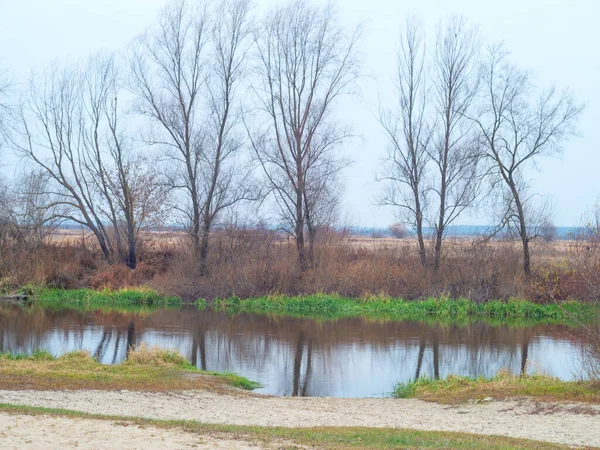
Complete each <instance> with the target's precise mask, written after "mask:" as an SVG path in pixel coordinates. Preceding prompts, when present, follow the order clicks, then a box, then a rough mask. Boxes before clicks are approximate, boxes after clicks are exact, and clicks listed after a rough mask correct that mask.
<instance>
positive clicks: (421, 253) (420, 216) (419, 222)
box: [417, 201, 427, 267]
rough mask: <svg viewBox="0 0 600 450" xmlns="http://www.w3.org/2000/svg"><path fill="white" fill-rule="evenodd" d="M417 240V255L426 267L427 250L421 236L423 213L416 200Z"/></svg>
mask: <svg viewBox="0 0 600 450" xmlns="http://www.w3.org/2000/svg"><path fill="white" fill-rule="evenodd" d="M417 211H418V213H417V241H418V242H419V257H420V258H421V265H422V266H423V267H427V251H426V249H425V239H424V238H423V214H422V213H421V205H420V202H419V201H417Z"/></svg>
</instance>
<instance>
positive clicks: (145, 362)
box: [0, 346, 260, 392]
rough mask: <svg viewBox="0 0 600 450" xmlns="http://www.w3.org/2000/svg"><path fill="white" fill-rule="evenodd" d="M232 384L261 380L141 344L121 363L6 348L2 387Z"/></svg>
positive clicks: (0, 357)
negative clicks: (196, 363)
mask: <svg viewBox="0 0 600 450" xmlns="http://www.w3.org/2000/svg"><path fill="white" fill-rule="evenodd" d="M228 387H236V388H240V389H246V390H252V389H255V388H257V387H260V384H258V383H255V382H253V381H250V380H248V379H246V378H244V377H242V376H239V375H236V374H233V373H229V372H225V373H221V372H206V371H201V370H198V369H197V368H195V367H194V366H192V365H191V364H190V363H189V362H188V361H187V360H186V359H185V358H184V357H183V356H182V355H180V354H179V353H177V352H175V351H170V350H164V349H156V348H154V349H148V348H147V347H145V346H141V347H139V348H137V349H136V350H132V351H130V352H129V354H128V359H127V360H126V361H125V362H123V363H121V364H115V365H108V364H100V363H99V362H98V361H97V360H96V359H94V358H92V357H91V356H90V355H89V354H88V353H85V352H72V353H67V354H65V355H63V356H61V357H58V358H57V357H54V356H53V355H51V354H49V353H48V352H43V351H38V352H35V353H33V354H32V355H25V354H12V353H0V389H40V390H48V389H67V390H79V389H105V390H118V389H134V390H148V391H168V390H180V389H205V390H211V391H218V392H219V391H223V390H226V389H227V388H228Z"/></svg>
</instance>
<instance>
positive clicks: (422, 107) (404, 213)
mask: <svg viewBox="0 0 600 450" xmlns="http://www.w3.org/2000/svg"><path fill="white" fill-rule="evenodd" d="M426 82H427V72H426V67H425V46H424V43H423V33H422V30H421V26H420V24H419V23H418V22H417V21H416V20H415V19H414V18H412V19H408V20H407V21H406V25H405V27H404V30H403V31H402V34H401V40H400V48H399V51H398V55H397V79H396V83H397V85H396V90H397V95H398V106H397V111H396V112H392V111H382V112H381V113H380V123H381V124H382V126H383V128H384V129H385V131H386V134H387V136H388V141H389V143H390V147H389V152H388V156H387V158H386V160H385V161H384V170H383V171H382V173H381V174H380V175H379V176H378V179H379V180H381V181H384V182H385V183H386V184H387V186H386V188H385V191H384V194H383V195H382V196H381V198H380V199H379V204H381V205H390V206H394V207H397V208H399V209H400V217H399V218H400V219H401V220H402V221H403V222H406V223H408V224H411V225H412V226H413V227H414V229H415V230H416V234H417V243H418V247H419V257H420V259H421V265H422V266H423V267H425V266H426V265H427V249H426V247H425V237H424V231H423V228H424V223H425V210H426V207H427V193H428V186H427V169H428V163H429V162H430V160H431V159H430V156H429V152H428V147H429V146H430V145H431V141H432V131H431V126H430V124H429V123H428V122H427V116H426V94H427V85H426Z"/></svg>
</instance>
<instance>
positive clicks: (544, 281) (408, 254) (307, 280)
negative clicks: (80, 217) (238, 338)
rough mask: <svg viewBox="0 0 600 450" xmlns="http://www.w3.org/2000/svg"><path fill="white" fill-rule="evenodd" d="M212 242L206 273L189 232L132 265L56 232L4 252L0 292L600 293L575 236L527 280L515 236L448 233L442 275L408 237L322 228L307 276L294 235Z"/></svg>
mask: <svg viewBox="0 0 600 450" xmlns="http://www.w3.org/2000/svg"><path fill="white" fill-rule="evenodd" d="M210 245H211V246H210V254H209V264H208V267H209V273H208V274H206V275H204V276H202V277H201V276H199V273H198V270H197V268H198V264H197V263H196V261H195V260H194V257H193V255H191V254H190V246H189V242H188V240H187V237H186V235H185V234H184V233H181V232H180V233H178V232H146V233H143V234H142V236H141V245H140V249H139V265H138V267H137V268H136V269H135V270H133V271H132V270H130V269H128V268H126V267H125V266H124V265H119V264H116V265H109V264H107V263H106V262H105V261H104V260H103V259H102V257H101V255H100V252H99V251H98V249H97V247H96V246H95V245H94V241H93V239H92V238H91V236H89V234H85V233H84V234H82V233H73V232H68V231H59V232H56V233H55V234H53V235H51V236H50V237H49V238H48V239H47V243H46V244H44V245H42V246H40V247H39V248H35V249H30V250H23V249H14V251H10V249H9V251H8V253H6V252H5V253H3V254H2V257H1V258H0V289H4V290H11V289H17V288H18V287H20V286H22V285H24V284H26V283H36V284H47V285H50V286H56V287H63V288H76V287H92V288H103V287H108V288H113V289H118V288H123V287H131V286H139V285H143V284H150V285H151V286H152V287H153V288H155V289H157V290H158V291H161V292H163V293H167V294H171V295H179V296H182V297H184V298H186V299H189V300H195V299H197V298H207V299H211V298H217V297H221V298H222V297H228V296H231V295H238V296H240V297H252V296H260V295H265V294H269V293H281V294H288V295H297V294H313V293H319V292H325V293H338V294H340V295H342V296H348V297H359V296H364V295H369V294H384V295H388V296H392V297H403V298H405V299H415V298H422V297H431V296H440V295H447V296H450V297H467V298H470V299H472V300H474V301H486V300H489V299H507V298H510V297H520V298H525V299H528V300H533V301H538V302H547V301H552V300H565V299H577V300H588V299H590V298H593V297H594V295H595V294H594V293H593V292H591V291H590V288H589V283H586V281H585V280H584V279H583V278H582V276H581V273H580V272H579V271H576V270H574V268H573V264H574V262H575V261H576V258H575V257H574V254H575V253H576V252H577V251H578V248H579V249H580V247H581V246H580V245H579V246H578V243H577V242H573V241H556V242H551V243H538V242H536V243H534V244H533V246H532V255H533V267H534V274H533V276H532V277H531V278H530V279H525V278H524V277H523V275H522V270H521V255H520V248H519V246H518V243H516V242H509V241H493V242H488V243H477V242H476V241H474V240H473V239H465V238H456V239H448V240H447V241H446V244H445V253H444V258H443V264H442V267H441V268H440V270H439V271H438V272H437V273H433V271H432V270H431V269H425V268H423V267H421V265H420V263H419V258H418V255H417V251H416V250H417V247H416V242H415V240H414V239H412V238H407V239H391V238H384V239H374V238H362V237H354V236H349V235H345V234H343V233H342V234H340V233H336V232H333V231H330V232H326V233H323V234H322V235H321V237H320V239H319V242H318V243H317V245H316V252H315V261H314V268H312V269H310V270H308V271H307V272H304V273H302V272H301V271H300V270H299V268H298V263H297V256H296V250H295V246H294V244H293V242H292V241H291V240H289V239H287V238H286V236H285V235H282V234H280V233H277V232H275V231H272V230H268V229H265V228H260V227H257V228H230V229H227V230H222V231H218V232H215V233H214V234H213V236H212V240H211V243H210ZM599 266H600V264H599ZM596 270H597V268H596V266H594V268H593V271H594V273H596V272H595V271H596ZM597 273H600V270H597Z"/></svg>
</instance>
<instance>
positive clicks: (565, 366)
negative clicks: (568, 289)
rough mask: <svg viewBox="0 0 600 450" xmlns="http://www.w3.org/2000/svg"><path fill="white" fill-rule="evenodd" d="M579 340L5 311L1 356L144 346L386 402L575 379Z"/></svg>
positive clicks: (516, 333)
mask: <svg viewBox="0 0 600 450" xmlns="http://www.w3.org/2000/svg"><path fill="white" fill-rule="evenodd" d="M578 339H579V332H578V330H574V329H570V328H567V327H564V326H549V325H536V326H530V327H527V328H519V327H511V326H509V325H503V326H490V325H488V324H486V323H484V322H476V323H472V324H470V325H467V326H460V325H457V324H439V323H438V324H432V323H426V322H416V321H403V322H397V321H368V320H365V319H360V318H352V319H340V320H337V321H314V320H310V319H303V318H286V317H269V316H262V315H251V314H237V315H228V314H224V313H218V312H214V311H211V310H205V311H198V310H197V309H196V308H193V307H185V308H182V309H181V310H158V311H155V312H143V313H135V312H132V313H124V312H102V311H83V312H82V311H74V310H62V311H50V310H44V309H42V308H37V307H31V308H21V307H19V306H8V305H7V306H3V307H2V308H0V350H1V351H13V352H32V351H33V350H35V349H44V350H48V351H50V352H52V353H53V354H60V353H64V352H67V351H72V350H77V349H83V350H87V351H89V352H90V353H91V354H93V355H94V356H95V357H97V358H98V359H99V360H100V361H101V362H103V363H107V364H114V363H118V362H121V361H123V360H124V359H125V358H126V356H127V350H128V349H129V348H131V347H135V346H136V345H139V344H142V343H145V344H146V345H149V346H160V347H166V348H173V349H177V350H179V351H180V352H182V353H183V354H185V355H186V356H187V357H188V358H189V360H190V361H191V363H192V364H193V365H195V366H197V367H199V368H201V369H204V370H216V371H225V370H229V371H233V372H237V373H240V374H242V375H244V376H246V377H248V378H250V379H253V380H256V381H259V382H261V383H262V384H263V385H265V388H264V389H263V390H261V392H266V393H269V394H275V395H293V396H314V395H326V396H350V397H352V396H374V395H384V394H386V393H389V392H390V391H391V390H392V388H393V385H394V384H395V383H396V382H398V381H407V380H409V379H411V378H419V377H420V376H425V375H426V376H431V377H435V378H440V377H442V378H443V377H445V376H447V375H449V374H459V375H469V376H478V375H488V376H489V375H493V374H494V373H496V372H497V371H498V370H500V369H502V368H505V369H509V370H511V371H513V372H514V373H524V372H526V371H527V370H528V361H529V360H531V361H533V362H534V363H535V366H536V367H538V368H541V369H542V370H543V371H545V372H547V373H549V374H550V375H554V376H559V377H561V378H564V379H570V378H573V377H574V376H576V368H577V367H576V366H577V361H578V356H579V353H578V351H579V350H580V349H581V345H580V343H578ZM578 349H579V350H578Z"/></svg>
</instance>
